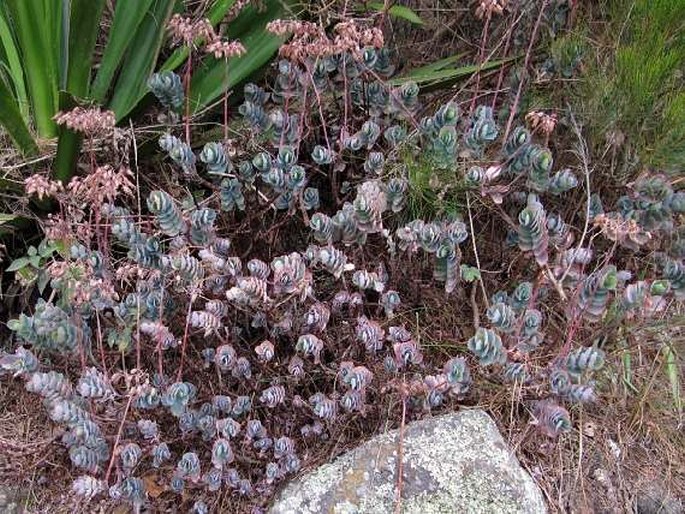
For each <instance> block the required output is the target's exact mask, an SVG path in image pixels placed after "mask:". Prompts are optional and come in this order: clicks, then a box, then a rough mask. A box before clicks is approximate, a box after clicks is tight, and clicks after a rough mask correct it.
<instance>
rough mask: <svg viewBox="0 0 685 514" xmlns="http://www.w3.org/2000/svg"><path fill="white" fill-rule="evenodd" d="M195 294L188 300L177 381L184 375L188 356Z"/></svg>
mask: <svg viewBox="0 0 685 514" xmlns="http://www.w3.org/2000/svg"><path fill="white" fill-rule="evenodd" d="M194 296H195V295H194V294H193V295H191V297H190V300H189V301H188V312H187V313H186V326H185V328H184V329H183V343H181V363H180V364H179V366H178V373H176V382H180V381H181V377H182V376H183V364H184V362H185V358H186V346H187V345H188V332H189V329H190V313H191V311H192V308H193V300H194V299H195V298H194Z"/></svg>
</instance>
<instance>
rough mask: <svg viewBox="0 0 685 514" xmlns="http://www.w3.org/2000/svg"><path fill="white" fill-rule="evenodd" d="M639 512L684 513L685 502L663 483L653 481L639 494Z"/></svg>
mask: <svg viewBox="0 0 685 514" xmlns="http://www.w3.org/2000/svg"><path fill="white" fill-rule="evenodd" d="M635 511H636V512H637V514H683V513H684V512H685V508H683V503H682V502H681V501H680V500H679V499H678V498H676V497H674V496H673V495H672V494H670V493H669V492H668V491H667V490H666V489H665V488H664V487H663V486H662V485H661V484H659V483H658V482H653V483H651V484H649V485H647V486H646V487H644V488H643V489H642V490H641V491H639V492H638V494H637V499H636V502H635Z"/></svg>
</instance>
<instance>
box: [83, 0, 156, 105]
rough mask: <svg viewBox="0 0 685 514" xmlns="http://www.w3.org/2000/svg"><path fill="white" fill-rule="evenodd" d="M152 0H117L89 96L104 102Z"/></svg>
mask: <svg viewBox="0 0 685 514" xmlns="http://www.w3.org/2000/svg"><path fill="white" fill-rule="evenodd" d="M152 1H153V0H118V1H117V3H116V6H115V8H114V19H113V21H112V26H111V28H110V30H109V38H108V40H107V46H106V47H105V52H104V54H103V55H102V61H101V62H100V68H99V70H98V73H97V76H96V77H95V80H94V81H93V86H92V87H91V97H92V98H93V99H94V100H95V101H97V102H100V103H102V102H104V101H105V99H106V97H107V92H108V91H109V88H110V86H111V85H112V84H111V82H112V78H113V77H114V74H115V72H116V70H117V68H118V67H119V64H120V63H121V60H122V58H123V57H124V53H125V52H126V50H127V49H128V47H129V44H130V43H131V41H132V39H133V38H131V34H135V33H136V31H137V30H138V27H139V26H140V24H141V23H142V21H143V19H144V18H145V14H146V13H147V12H148V11H149V9H150V6H151V5H152Z"/></svg>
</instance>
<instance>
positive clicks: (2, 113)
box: [0, 80, 38, 155]
mask: <svg viewBox="0 0 685 514" xmlns="http://www.w3.org/2000/svg"><path fill="white" fill-rule="evenodd" d="M0 125H2V126H3V127H4V128H5V130H6V131H7V133H8V134H9V136H10V138H12V141H13V142H14V144H15V145H16V146H17V148H18V149H19V150H20V151H21V153H23V154H24V155H34V154H36V153H38V146H36V142H35V141H34V140H33V137H31V133H30V132H29V129H28V127H27V126H26V122H25V121H24V118H23V117H22V115H21V112H20V111H19V106H18V105H17V103H16V101H15V99H14V96H13V95H12V91H10V89H9V88H8V87H7V85H6V84H5V83H4V82H3V81H2V80H0Z"/></svg>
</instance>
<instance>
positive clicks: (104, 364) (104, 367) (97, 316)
mask: <svg viewBox="0 0 685 514" xmlns="http://www.w3.org/2000/svg"><path fill="white" fill-rule="evenodd" d="M95 322H96V323H97V327H98V334H97V338H98V350H99V352H100V360H101V361H102V372H103V373H104V374H105V378H106V379H107V380H109V376H108V373H107V362H106V361H105V347H104V345H103V344H102V328H101V326H100V311H98V310H96V311H95Z"/></svg>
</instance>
